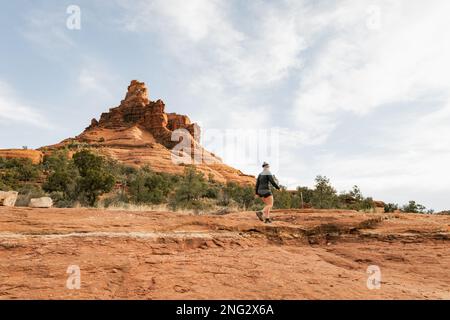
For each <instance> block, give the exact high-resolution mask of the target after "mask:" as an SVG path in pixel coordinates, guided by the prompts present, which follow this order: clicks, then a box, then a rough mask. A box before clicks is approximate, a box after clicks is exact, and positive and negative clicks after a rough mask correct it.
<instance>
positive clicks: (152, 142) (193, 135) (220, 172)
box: [40, 80, 254, 184]
mask: <svg viewBox="0 0 450 320" xmlns="http://www.w3.org/2000/svg"><path fill="white" fill-rule="evenodd" d="M165 107H166V106H165V104H164V102H163V101H162V100H157V101H151V100H150V99H149V93H148V89H147V87H146V85H145V83H143V82H139V81H137V80H133V81H131V84H130V85H129V86H128V91H127V93H126V95H125V98H124V99H123V100H122V101H121V103H120V105H119V106H117V107H115V108H111V109H110V110H109V111H108V112H105V113H103V114H102V115H101V116H100V119H99V120H97V119H92V120H91V124H90V125H89V127H87V128H86V129H85V131H84V132H83V133H81V134H80V135H78V136H77V137H75V138H69V139H66V140H64V141H62V142H60V143H58V144H56V145H52V146H47V147H43V148H41V149H40V151H42V152H43V153H44V154H45V153H49V152H50V153H51V152H52V151H54V150H57V149H62V148H66V147H68V148H69V149H71V150H74V149H75V150H76V149H77V148H79V147H84V146H87V147H90V148H95V149H96V150H97V151H98V152H99V153H101V154H103V155H107V156H109V157H112V158H113V159H116V160H118V161H119V162H121V163H124V164H127V165H130V166H137V167H143V166H146V165H148V166H150V168H152V169H153V170H155V171H157V172H167V173H175V174H180V173H182V172H183V170H184V167H185V165H186V164H187V163H189V161H187V162H186V161H184V163H179V162H174V161H173V155H174V154H175V153H174V151H173V148H174V147H175V146H176V145H177V144H179V143H180V141H183V139H188V141H187V143H188V144H190V146H191V148H190V153H186V152H181V154H177V157H179V158H178V159H181V158H183V159H185V160H186V159H187V160H191V159H193V158H194V155H195V156H196V157H199V156H201V159H202V161H200V162H196V163H195V166H196V167H197V169H198V170H199V171H201V172H203V173H204V174H205V176H206V177H209V176H210V175H212V177H213V178H214V179H215V180H217V181H220V182H227V181H233V182H238V183H242V184H248V183H254V177H253V176H248V175H245V174H243V173H242V172H241V171H239V170H237V169H234V168H232V167H230V166H228V165H226V164H224V163H223V162H222V160H221V159H220V158H219V157H217V156H216V155H214V154H213V153H211V152H209V151H207V150H205V149H204V148H203V147H202V146H201V145H200V139H199V137H200V127H199V126H198V125H197V124H196V123H192V122H191V120H190V119H189V117H188V116H186V115H180V114H177V113H166V111H165ZM177 129H183V130H182V132H183V136H182V138H180V139H177V138H175V139H174V138H173V133H174V131H175V130H177ZM197 159H198V158H197Z"/></svg>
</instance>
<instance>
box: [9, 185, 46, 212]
mask: <svg viewBox="0 0 450 320" xmlns="http://www.w3.org/2000/svg"><path fill="white" fill-rule="evenodd" d="M18 192H19V195H18V196H17V201H16V207H28V205H29V203H30V200H31V199H33V198H41V197H45V196H46V194H45V192H44V191H43V190H42V189H41V187H40V186H39V185H33V184H24V185H22V186H21V187H20V188H19V189H18Z"/></svg>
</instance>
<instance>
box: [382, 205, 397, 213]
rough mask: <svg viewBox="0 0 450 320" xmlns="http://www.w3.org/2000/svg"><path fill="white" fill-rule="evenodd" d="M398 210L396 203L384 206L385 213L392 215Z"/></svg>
mask: <svg viewBox="0 0 450 320" xmlns="http://www.w3.org/2000/svg"><path fill="white" fill-rule="evenodd" d="M397 210H398V204H395V203H386V204H385V205H384V212H386V213H392V212H395V211H397Z"/></svg>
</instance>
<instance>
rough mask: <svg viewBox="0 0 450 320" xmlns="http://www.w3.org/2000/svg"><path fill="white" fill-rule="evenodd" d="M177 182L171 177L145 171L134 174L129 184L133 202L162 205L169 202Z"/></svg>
mask: <svg viewBox="0 0 450 320" xmlns="http://www.w3.org/2000/svg"><path fill="white" fill-rule="evenodd" d="M175 182H176V181H174V179H173V178H172V177H171V176H170V175H167V174H164V173H154V172H152V171H150V170H149V169H143V170H139V171H138V172H137V173H135V174H132V175H131V176H130V178H129V181H128V182H127V184H128V190H129V194H130V198H131V201H132V202H135V203H152V204H161V203H164V202H167V197H168V194H169V192H170V191H171V190H172V189H173V187H174V184H175Z"/></svg>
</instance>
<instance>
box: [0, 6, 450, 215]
mask: <svg viewBox="0 0 450 320" xmlns="http://www.w3.org/2000/svg"><path fill="white" fill-rule="evenodd" d="M70 5H77V6H79V8H80V9H81V29H80V30H69V29H68V28H67V27H66V20H67V18H68V17H69V15H68V14H67V13H66V9H67V7H68V6H70ZM449 12H450V2H449V1H447V0H433V1H428V2H426V1H421V0H409V1H406V0H396V1H394V0H392V1H388V0H379V1H366V0H353V1H349V0H342V1H331V0H321V1H320V0H319V1H306V0H305V1H302V0H296V1H294V0H292V1H256V0H253V1H236V0H235V1H233V0H231V1H219V0H191V1H182V0H166V1H159V0H156V1H140V0H136V1H120V0H115V1H114V0H111V1H106V0H104V1H100V0H98V1H95V0H94V1H61V0H58V1H56V0H55V1H31V0H30V1H24V0H18V1H10V2H6V1H4V2H2V4H1V10H0V24H1V28H0V35H1V38H2V50H0V60H1V61H2V63H0V148H13V147H16V148H17V147H18V148H20V147H22V146H24V145H27V146H29V147H32V148H36V147H40V146H43V145H48V144H53V143H56V142H59V141H60V140H62V139H64V138H67V137H71V136H75V135H77V134H78V133H80V132H81V131H82V130H83V129H84V128H85V127H86V126H87V125H88V124H89V121H90V119H91V118H94V117H97V118H98V116H99V115H100V114H101V113H102V112H104V111H106V110H108V108H110V107H114V106H117V105H118V104H119V103H120V100H121V99H123V97H124V94H125V90H126V87H127V85H128V84H129V82H130V81H131V80H132V79H138V80H141V81H144V82H146V83H147V85H148V87H149V92H150V97H151V99H152V100H156V99H159V98H161V99H163V100H164V101H165V103H166V109H167V111H169V112H177V113H182V114H188V115H189V116H190V118H191V119H192V120H193V121H196V122H198V123H200V125H201V126H202V128H203V129H204V132H205V137H204V139H205V144H206V147H209V148H210V149H212V150H213V151H215V152H216V153H217V154H218V155H220V156H222V157H223V158H224V160H225V162H227V163H229V164H231V165H234V166H235V167H238V168H240V169H242V170H243V171H244V172H247V173H250V174H256V173H258V171H259V166H258V164H259V162H260V161H261V160H266V161H269V162H272V163H275V164H276V165H275V166H273V170H274V171H275V173H276V175H277V176H278V177H279V179H280V180H281V181H282V182H283V184H285V185H287V186H288V187H291V188H293V187H295V186H297V185H309V186H312V185H313V183H314V177H315V176H316V175H317V174H322V175H326V176H328V177H329V178H331V180H332V182H333V184H334V185H335V186H336V187H337V189H338V190H348V189H350V188H351V187H352V186H353V185H355V184H357V185H359V186H360V187H361V189H362V190H363V192H364V193H365V194H366V195H371V196H373V197H374V198H376V199H381V200H384V201H388V202H398V203H406V202H407V201H408V200H412V199H414V200H417V201H418V202H420V203H422V204H424V205H426V206H427V207H430V208H434V209H436V210H441V209H448V208H450V204H449V200H448V199H449V196H448V195H449V192H450V182H449V180H450V179H448V178H449V176H450V170H449V169H448V167H449V165H448V164H449V163H450V126H448V123H450V103H449V94H450V88H449V86H450V62H449V59H448V57H449V56H450V36H449V34H448V30H450V22H449V21H450V20H449V19H448V14H449ZM244 128H245V129H248V130H247V131H242V130H243V129H244ZM227 130H228V131H227ZM252 130H253V131H252ZM264 130H268V131H270V130H272V132H277V137H278V141H279V143H278V144H277V145H276V146H277V148H276V152H274V153H273V154H272V157H271V158H270V157H269V159H266V158H264V159H258V157H253V159H254V160H253V161H248V159H245V160H243V159H242V158H243V157H242V156H241V154H239V153H236V152H234V153H233V152H226V150H222V149H220V148H217V146H216V145H214V144H211V145H208V141H210V138H211V136H212V135H213V134H214V133H219V134H224V133H225V132H234V133H235V134H236V133H237V135H238V136H239V137H240V138H244V139H246V138H248V137H251V136H252V135H254V134H255V132H261V131H264ZM252 141H253V140H251V139H250V140H249V141H246V143H250V144H251V143H252ZM250 158H251V155H250Z"/></svg>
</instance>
